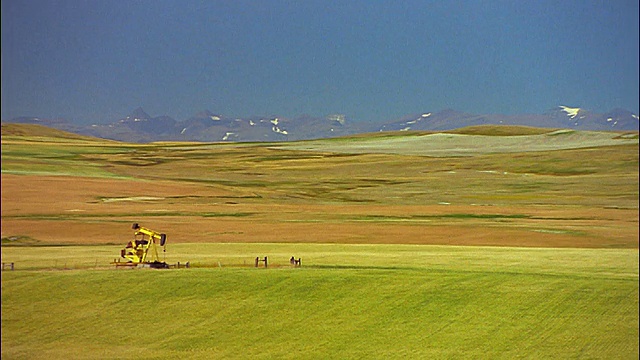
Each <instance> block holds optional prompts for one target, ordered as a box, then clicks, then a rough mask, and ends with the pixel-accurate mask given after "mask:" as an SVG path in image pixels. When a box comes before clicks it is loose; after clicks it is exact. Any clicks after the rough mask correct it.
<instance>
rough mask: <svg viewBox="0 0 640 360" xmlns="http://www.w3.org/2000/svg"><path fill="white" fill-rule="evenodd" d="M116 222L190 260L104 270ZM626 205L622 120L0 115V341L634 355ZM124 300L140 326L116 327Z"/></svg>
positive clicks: (33, 346)
mask: <svg viewBox="0 0 640 360" xmlns="http://www.w3.org/2000/svg"><path fill="white" fill-rule="evenodd" d="M134 222H137V223H140V224H141V225H143V226H145V227H148V228H151V229H155V230H158V231H161V232H163V233H166V234H167V235H168V239H169V240H168V241H169V245H168V252H167V255H165V256H167V257H168V261H171V262H175V261H183V262H184V261H190V262H191V263H192V264H193V268H192V269H189V270H186V269H184V270H175V271H174V270H171V271H170V272H166V273H164V272H162V271H145V270H141V271H138V270H135V271H115V270H114V269H113V268H112V267H111V266H110V265H109V262H110V261H112V260H113V259H114V258H116V257H117V256H118V255H119V249H120V248H121V247H122V246H123V245H124V244H125V243H126V242H127V241H129V240H130V238H131V237H132V233H131V223H134ZM638 225H639V222H638V133H629V132H626V133H613V132H582V131H569V130H549V129H536V128H521V127H476V128H466V129H461V130H458V131H453V132H448V133H437V134H434V133H411V132H405V133H391V134H389V133H384V134H370V135H368V136H358V137H350V138H337V139H327V140H316V141H308V142H294V143H237V144H228V143H220V144H203V143H150V144H127V143H119V142H113V141H107V140H100V139H92V138H84V137H80V136H75V135H71V134H66V133H59V132H56V131H52V130H50V129H43V128H40V127H37V126H24V125H22V126H20V125H5V124H3V125H2V261H3V262H15V264H16V267H17V271H13V272H7V271H3V273H2V345H3V346H2V354H3V356H2V357H3V358H5V356H6V357H7V358H30V359H35V358H62V357H65V358H78V359H81V358H82V359H84V358H114V357H115V358H137V357H139V356H141V355H144V356H145V357H148V358H160V357H166V356H173V357H179V358H202V359H205V358H211V356H213V357H224V358H247V357H249V356H250V357H258V358H292V357H298V358H300V357H302V358H362V357H364V356H367V357H373V358H407V357H410V358H514V357H515V358H541V357H546V358H548V357H551V358H553V357H555V358H558V357H560V358H582V357H587V358H603V359H604V358H607V359H611V358H620V359H623V358H637V356H638V315H637V314H638ZM267 255H268V256H270V259H272V262H271V264H270V265H271V267H270V269H269V270H266V269H261V271H257V270H258V269H252V266H253V264H252V261H253V258H255V257H256V256H267ZM292 255H293V256H300V257H302V258H303V264H304V265H303V267H302V268H299V269H295V270H294V269H292V268H290V267H289V266H288V265H289V264H288V259H289V256H292ZM62 269H72V270H74V271H52V270H62ZM280 270H282V271H280ZM134 284H135V285H134ZM180 284H182V285H180ZM328 284H333V285H334V286H329V285H328ZM196 290H197V291H196ZM41 292H44V293H45V294H47V295H46V296H45V297H43V295H42V293H41ZM181 294H182V295H181ZM156 301H158V303H156ZM64 304H70V306H71V307H69V308H68V309H67V308H65V307H64ZM133 304H139V305H140V306H142V307H143V308H145V309H150V310H149V311H145V312H142V313H140V314H138V315H139V316H142V317H143V320H140V321H141V322H140V323H139V325H140V326H142V328H143V329H142V330H141V332H144V329H145V328H153V329H155V330H157V331H159V335H162V336H161V337H159V338H156V337H154V336H152V333H151V332H150V333H148V334H145V335H142V336H141V338H139V341H137V340H134V339H126V338H127V336H128V334H130V332H131V328H129V327H127V326H130V322H131V319H130V318H129V317H127V316H125V314H127V313H131V309H130V308H129V306H133ZM156 305H158V306H159V307H160V309H157V310H153V311H152V310H151V309H153V308H154V307H155V306H156ZM73 306H75V307H76V308H77V307H81V308H83V309H85V310H83V311H72V310H71V309H75V308H74V307H73ZM137 307H138V306H137V305H136V308H137ZM133 313H135V311H134V312H133ZM154 314H155V315H154ZM156 317H157V318H158V319H171V320H170V321H166V322H161V323H162V324H169V325H170V327H171V329H172V330H169V329H167V327H166V326H161V325H160V324H159V323H158V322H156V321H154V319H155V318H156ZM252 319H253V320H252ZM256 319H257V320H256ZM288 321H290V322H288ZM427 323H429V324H433V326H432V327H422V326H419V324H427ZM287 324H294V325H295V326H293V327H289V326H288V325H287ZM109 329H110V330H109ZM544 329H546V330H544ZM155 330H154V331H155ZM138 332H140V331H136V334H137V333H138ZM212 332H213V333H215V334H217V335H216V336H213V335H211V334H212ZM91 334H95V336H91ZM243 335H244V337H243ZM56 336H57V337H56ZM122 339H125V340H122ZM392 339H396V340H393V341H391V340H392ZM67 349H74V350H77V351H74V352H72V353H73V354H75V355H73V356H71V357H70V355H69V353H68V352H67Z"/></svg>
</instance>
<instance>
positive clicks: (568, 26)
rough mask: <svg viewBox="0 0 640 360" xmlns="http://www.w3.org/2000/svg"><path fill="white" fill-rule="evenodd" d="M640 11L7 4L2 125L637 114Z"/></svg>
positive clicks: (578, 1)
mask: <svg viewBox="0 0 640 360" xmlns="http://www.w3.org/2000/svg"><path fill="white" fill-rule="evenodd" d="M638 44H639V38H638V1H637V0H635V1H630V0H599V1H591V0H553V1H545V0H530V1H525V0H517V1H513V0H505V1H498V0H487V1H479V0H478V1H454V0H439V1H427V0H422V1H410V0H409V1H398V0H390V1H382V0H343V1H329V0H319V1H315V0H300V1H276V0H273V1H272V0H252V1H237V0H226V1H213V0H202V1H194V0H3V1H2V119H8V118H11V117H16V116H39V117H49V118H53V117H63V118H67V119H68V120H71V121H76V122H81V123H93V122H98V123H101V122H109V121H114V120H116V119H119V118H122V117H124V116H126V115H128V114H129V113H130V112H131V111H132V110H133V109H135V108H136V107H138V106H142V107H143V108H144V109H145V110H146V111H147V112H148V113H149V114H150V115H152V116H159V115H169V116H172V117H174V118H176V119H177V120H182V119H186V118H188V117H189V116H191V115H193V114H194V113H196V112H198V111H201V110H204V109H209V110H211V111H213V112H215V113H221V114H223V115H227V116H232V117H243V116H251V115H265V116H267V115H280V116H288V117H294V116H297V115H300V114H310V115H314V116H324V115H327V114H332V113H343V114H346V115H347V118H348V119H351V120H354V121H366V120H383V119H392V118H397V117H400V116H403V115H406V114H411V113H419V112H424V111H439V110H442V109H446V108H454V109H457V110H461V111H467V112H471V113H503V114H518V113H542V112H545V111H546V110H548V109H550V108H552V107H554V106H557V105H568V106H575V107H583V108H585V109H587V110H592V111H597V112H606V111H609V110H612V109H614V108H624V109H627V110H630V111H633V112H634V113H636V114H637V113H638V98H639V93H638V88H639V80H638V79H639V75H638V69H639V62H638V52H639V50H638Z"/></svg>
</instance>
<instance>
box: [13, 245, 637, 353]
mask: <svg viewBox="0 0 640 360" xmlns="http://www.w3.org/2000/svg"><path fill="white" fill-rule="evenodd" d="M117 250H118V247H116V246H65V247H3V249H2V261H3V262H5V261H14V262H16V266H17V269H16V271H13V272H11V271H4V272H3V273H2V358H3V359H58V358H64V359H114V358H116V359H137V358H141V357H144V358H146V359H160V358H179V359H212V358H225V359H247V358H263V359H283V358H303V359H360V358H376V359H381V358H385V359H386V358H398V359H400V358H403V359H404V358H414V359H416V358H418V359H445V358H447V359H449V358H468V359H479V358H485V359H513V358H536V359H540V358H556V359H560V358H561V359H568V358H590V359H637V358H638V324H639V322H638V251H637V249H543V248H497V247H456V246H419V245H327V244H324V245H323V244H175V245H172V247H171V248H170V250H171V251H170V254H171V255H167V261H168V262H175V261H190V262H191V263H192V264H193V266H194V267H192V268H190V269H180V270H175V269H174V270H147V269H136V270H114V269H112V268H108V267H107V266H106V265H104V264H105V262H108V260H110V259H112V258H113V256H112V254H114V253H117ZM255 256H269V259H270V263H271V264H272V265H271V266H270V268H269V269H264V268H262V269H255V268H253V267H252V264H253V263H252V259H254V258H255ZM290 256H296V257H301V258H302V261H303V266H302V267H301V268H292V267H290V266H289V264H288V258H289V257H290ZM53 258H55V259H56V260H55V263H52V262H51V261H52V260H51V259H53ZM62 262H64V265H62ZM62 268H68V269H74V270H69V271H62V270H60V269H62Z"/></svg>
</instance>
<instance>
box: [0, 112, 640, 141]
mask: <svg viewBox="0 0 640 360" xmlns="http://www.w3.org/2000/svg"><path fill="white" fill-rule="evenodd" d="M4 122H9V123H25V124H40V125H45V126H49V127H52V128H56V129H60V130H65V131H69V132H73V133H76V134H80V135H89V136H95V137H100V138H105V139H112V140H119V141H126V142H139V143H144V142H152V141H202V142H221V141H222V142H225V141H227V142H255V141H293V140H308V139H319V138H329V137H337V136H344V135H354V134H360V133H371V132H380V131H409V130H423V131H442V130H453V129H458V128H462V127H466V126H472V125H522V126H533V127H542V128H561V129H576V130H606V131H638V128H639V124H640V121H639V119H638V115H636V114H633V113H632V112H630V111H627V110H623V109H615V110H612V111H610V112H608V113H605V114H599V113H595V112H591V111H587V110H584V109H581V108H572V107H567V106H558V107H556V108H554V109H551V110H549V111H547V112H545V113H543V114H527V115H498V114H489V115H477V114H468V113H464V112H459V111H456V110H451V109H447V110H442V111H439V112H433V113H431V112H425V113H421V114H412V115H408V116H405V117H403V118H400V119H394V120H390V121H384V122H378V123H372V122H350V121H348V120H347V118H346V116H345V115H342V114H333V115H329V116H325V117H313V116H308V115H304V116H299V117H296V118H285V117H278V116H270V117H269V116H267V117H260V116H256V117H249V118H229V117H225V116H223V115H220V114H215V113H212V112H210V111H208V110H205V111H202V112H199V113H197V114H195V115H193V116H192V117H190V118H188V119H186V120H182V121H176V120H175V119H173V118H171V117H169V116H157V117H152V116H150V115H149V114H147V113H146V112H145V111H144V110H143V109H142V108H138V109H135V110H134V111H133V112H132V113H131V114H130V115H129V116H127V117H125V118H123V119H120V120H117V121H114V122H112V123H110V124H101V125H89V126H78V125H75V124H72V123H70V122H68V121H66V120H64V119H41V118H35V117H19V118H13V119H11V120H8V121H4Z"/></svg>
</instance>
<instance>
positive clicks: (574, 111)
mask: <svg viewBox="0 0 640 360" xmlns="http://www.w3.org/2000/svg"><path fill="white" fill-rule="evenodd" d="M560 109H562V111H564V112H566V113H567V116H568V117H569V119H573V118H575V117H576V116H578V113H579V112H580V110H582V109H580V108H570V107H568V106H563V105H560Z"/></svg>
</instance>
